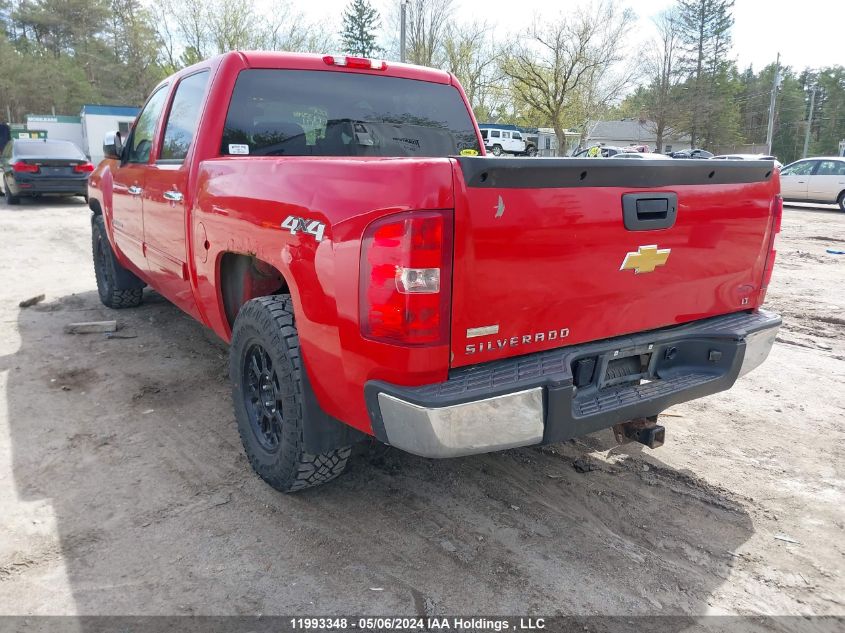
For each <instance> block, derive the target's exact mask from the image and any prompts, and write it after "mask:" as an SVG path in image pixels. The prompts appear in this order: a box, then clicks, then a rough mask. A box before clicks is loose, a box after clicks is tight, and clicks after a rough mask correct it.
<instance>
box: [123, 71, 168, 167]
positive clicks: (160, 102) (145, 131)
mask: <svg viewBox="0 0 845 633" xmlns="http://www.w3.org/2000/svg"><path fill="white" fill-rule="evenodd" d="M166 97H167V86H162V87H161V88H159V89H158V90H157V91H156V92H155V93H154V94H153V96H152V97H150V100H149V101H147V105H146V106H144V110H143V112H141V114H140V116H139V117H138V122H137V123H136V124H135V128H134V129H133V130H132V137H131V138H130V139H129V146H128V147H127V148H126V161H127V162H129V163H148V162H149V160H150V151H151V150H152V148H153V138H154V137H155V133H156V124H157V123H158V120H159V119H160V118H161V112H162V110H163V109H164V101H165V99H166Z"/></svg>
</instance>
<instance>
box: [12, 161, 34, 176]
mask: <svg viewBox="0 0 845 633" xmlns="http://www.w3.org/2000/svg"><path fill="white" fill-rule="evenodd" d="M12 171H16V172H18V173H19V174H37V173H38V165H32V164H30V163H24V162H23V161H18V162H17V163H15V164H14V165H12Z"/></svg>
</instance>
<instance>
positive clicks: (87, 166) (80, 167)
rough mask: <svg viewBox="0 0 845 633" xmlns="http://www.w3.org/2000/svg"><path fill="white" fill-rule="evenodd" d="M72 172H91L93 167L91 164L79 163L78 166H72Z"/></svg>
mask: <svg viewBox="0 0 845 633" xmlns="http://www.w3.org/2000/svg"><path fill="white" fill-rule="evenodd" d="M73 171H75V172H77V173H82V172H91V171H94V165H92V164H91V163H79V164H78V165H74V167H73Z"/></svg>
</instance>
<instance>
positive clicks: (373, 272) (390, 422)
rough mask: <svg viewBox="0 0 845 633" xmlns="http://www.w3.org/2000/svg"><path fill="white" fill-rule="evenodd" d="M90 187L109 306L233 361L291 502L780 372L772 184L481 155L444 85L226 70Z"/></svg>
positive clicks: (611, 164) (544, 438) (727, 165)
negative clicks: (192, 330)
mask: <svg viewBox="0 0 845 633" xmlns="http://www.w3.org/2000/svg"><path fill="white" fill-rule="evenodd" d="M104 152H105V155H106V158H105V159H104V160H103V162H102V163H101V164H100V165H99V166H98V167H97V169H96V170H95V171H94V172H93V173H92V175H91V177H90V180H89V199H90V203H89V204H90V207H91V210H92V211H93V216H92V235H93V257H94V268H95V273H96V280H97V288H98V291H99V295H100V298H101V300H102V302H103V303H104V304H105V305H106V306H109V307H112V308H127V307H131V306H136V305H138V304H139V303H140V302H141V300H142V290H143V288H144V286H147V285H148V286H150V287H152V288H153V289H155V290H156V291H157V292H158V293H160V294H161V295H163V296H164V297H166V298H167V299H169V300H170V301H172V302H173V303H174V304H176V305H177V306H178V307H179V308H181V309H182V310H184V311H185V312H187V313H188V314H189V315H191V316H192V317H194V318H196V319H197V320H199V321H200V322H201V323H203V324H205V325H206V326H207V327H209V328H211V329H212V330H213V331H214V332H216V333H217V334H218V335H219V336H220V337H221V338H223V339H224V340H225V341H227V342H229V343H230V361H229V373H230V376H231V382H232V392H233V404H234V411H235V418H236V420H237V425H238V429H239V433H240V436H241V439H242V442H243V445H244V448H245V450H246V454H247V455H248V457H249V460H250V463H251V464H252V467H253V468H254V469H255V471H256V472H257V473H258V474H259V475H260V476H261V477H262V478H263V479H264V480H265V481H267V482H268V483H269V484H270V485H272V486H274V487H275V488H277V489H279V490H282V491H293V490H299V489H302V488H306V487H308V486H312V485H315V484H319V483H322V482H325V481H328V480H330V479H333V478H334V477H336V476H337V475H339V474H340V473H341V471H342V470H343V469H344V467H345V465H346V462H347V459H348V458H349V455H350V450H351V449H350V447H351V445H352V444H353V443H355V442H356V441H359V440H360V439H362V438H364V437H366V436H375V437H376V438H377V439H379V440H381V441H382V442H385V443H387V444H390V445H392V446H395V447H397V448H400V449H402V450H405V451H409V452H411V453H415V454H417V455H422V456H426V457H432V458H440V457H453V456H460V455H469V454H474V453H482V452H487V451H496V450H502V449H507V448H512V447H518V446H529V445H537V444H544V443H553V442H561V441H564V440H567V439H569V438H573V437H576V436H580V435H583V434H586V433H590V432H593V431H597V430H600V429H607V428H611V427H613V429H614V432H615V433H616V435H617V439H619V440H620V441H632V440H637V441H640V442H642V443H644V444H646V445H648V446H650V447H656V446H659V445H660V444H662V443H663V438H664V433H665V431H664V429H663V427H662V426H660V425H658V424H657V416H658V414H660V413H661V412H662V411H664V410H665V409H666V408H667V407H669V406H671V405H673V404H676V403H679V402H683V401H687V400H690V399H693V398H699V397H702V396H706V395H709V394H712V393H715V392H718V391H721V390H725V389H728V388H729V387H731V386H732V385H733V384H734V382H735V381H736V380H737V378H738V377H739V376H741V375H742V374H744V373H746V372H748V371H750V370H751V369H753V368H755V367H756V366H758V365H759V364H760V363H761V362H763V360H765V358H766V356H767V355H768V353H769V350H770V349H771V347H772V345H773V342H774V338H775V334H776V332H777V329H778V327H779V325H780V318H779V317H778V316H777V315H775V314H772V313H770V312H767V311H765V310H763V309H761V304H762V303H763V301H764V298H765V295H766V287H767V285H768V283H769V280H770V278H771V274H772V266H773V263H774V259H775V250H774V242H775V236H776V234H777V233H778V231H779V230H780V218H781V212H782V202H781V198H780V194H779V183H778V173H777V171H776V170H775V169H774V167H773V164H772V162H771V161H712V160H711V161H659V162H658V161H615V160H595V159H593V160H589V159H577V158H543V159H537V158H534V159H528V158H492V157H487V156H486V155H485V151H484V145H483V142H482V139H481V135H480V133H479V129H478V126H477V124H476V122H475V120H474V118H473V116H472V111H471V108H470V107H469V104H468V102H467V99H466V97H465V95H464V92H463V90H462V89H461V87H460V85H459V84H458V82H457V81H456V79H455V77H454V76H452V75H450V74H449V73H446V72H443V71H439V70H434V69H430V68H422V67H418V66H411V65H404V64H394V63H392V62H391V63H386V62H384V61H379V60H371V59H364V58H357V57H345V56H318V55H304V54H287V53H267V52H248V53H242V52H233V53H227V54H224V55H221V56H218V57H215V58H213V59H210V60H207V61H205V62H202V63H199V64H197V65H194V66H191V67H189V68H186V69H184V70H182V71H180V72H178V73H177V74H175V75H173V76H171V77H169V78H167V79H165V80H164V81H163V82H162V83H161V84H160V85H159V86H158V87H156V88H155V90H154V91H153V93H152V95H151V96H150V97H149V99H148V100H147V102H146V104H145V106H144V107H143V109H142V111H141V112H140V114H139V115H138V117H137V119H136V121H135V123H134V125H133V127H132V129H131V131H130V133H129V134H128V136H127V138H125V139H124V138H121V136H120V134H119V133H116V132H115V133H111V134H108V135H107V136H106V138H105V140H104Z"/></svg>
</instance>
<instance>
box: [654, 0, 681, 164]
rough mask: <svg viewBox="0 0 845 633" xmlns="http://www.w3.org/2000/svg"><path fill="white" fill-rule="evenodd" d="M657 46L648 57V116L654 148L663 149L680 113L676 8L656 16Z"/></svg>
mask: <svg viewBox="0 0 845 633" xmlns="http://www.w3.org/2000/svg"><path fill="white" fill-rule="evenodd" d="M654 23H655V26H656V27H657V34H658V38H657V49H656V52H655V53H654V54H653V55H652V56H651V58H650V59H649V60H648V65H649V71H650V74H651V76H652V88H653V92H652V93H651V97H650V99H649V101H650V103H649V104H648V105H649V117H650V119H651V121H652V123H651V125H652V127H653V128H654V135H655V137H656V148H655V151H657V152H662V151H663V140H664V138H665V137H666V136H668V135H672V134H674V133H675V131H676V129H675V126H676V125H677V116H678V99H677V95H675V94H674V93H675V92H676V88H677V86H678V84H679V83H680V80H681V73H680V72H679V70H680V69H679V56H680V54H681V29H680V23H679V21H678V13H677V10H676V9H669V10H667V11H664V12H663V13H661V14H659V15H658V16H657V17H656V18H655V19H654Z"/></svg>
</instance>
